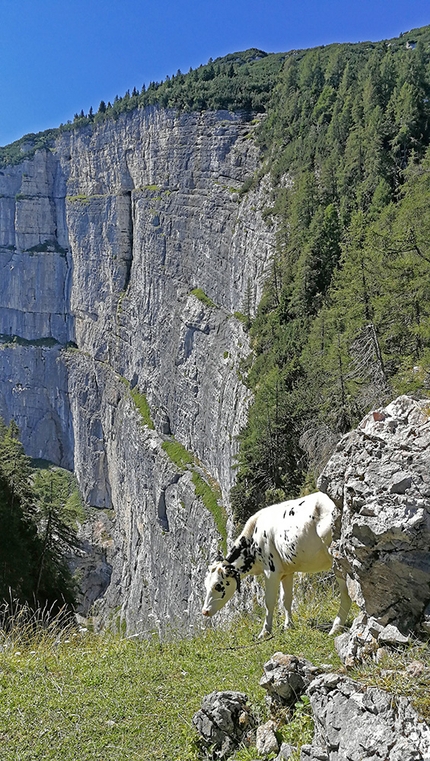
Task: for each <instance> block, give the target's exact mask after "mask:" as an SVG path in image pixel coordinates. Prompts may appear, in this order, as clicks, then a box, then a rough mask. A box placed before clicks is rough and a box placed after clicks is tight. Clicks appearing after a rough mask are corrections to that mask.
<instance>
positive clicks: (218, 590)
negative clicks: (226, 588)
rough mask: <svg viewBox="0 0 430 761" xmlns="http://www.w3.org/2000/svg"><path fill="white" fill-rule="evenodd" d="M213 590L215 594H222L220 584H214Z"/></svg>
mask: <svg viewBox="0 0 430 761" xmlns="http://www.w3.org/2000/svg"><path fill="white" fill-rule="evenodd" d="M214 589H215V591H216V592H222V584H219V583H218V584H215V586H214Z"/></svg>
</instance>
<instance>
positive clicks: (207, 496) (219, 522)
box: [162, 439, 227, 554]
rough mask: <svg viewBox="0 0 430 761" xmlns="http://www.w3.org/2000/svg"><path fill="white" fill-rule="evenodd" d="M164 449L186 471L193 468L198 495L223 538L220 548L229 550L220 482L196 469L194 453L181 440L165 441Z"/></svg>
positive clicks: (193, 479) (193, 477) (225, 550)
mask: <svg viewBox="0 0 430 761" xmlns="http://www.w3.org/2000/svg"><path fill="white" fill-rule="evenodd" d="M162 446H163V449H164V451H165V452H166V454H167V455H168V457H170V459H171V461H172V462H173V463H174V464H175V465H176V467H177V468H179V469H180V470H182V471H184V470H186V469H187V468H191V470H192V471H193V472H192V477H191V478H192V481H193V484H194V491H195V494H196V497H200V499H201V500H202V502H203V504H204V506H205V507H206V509H207V510H209V512H210V513H211V515H212V517H213V519H214V522H215V526H216V527H217V530H218V533H219V535H220V538H221V542H220V545H221V546H220V549H221V550H222V552H224V554H226V552H227V513H226V511H225V508H224V507H223V505H222V504H221V490H220V488H219V486H218V484H217V483H216V482H215V481H213V480H212V479H210V478H207V479H205V478H203V477H202V476H201V475H200V473H198V472H197V470H196V469H195V468H196V467H197V466H198V462H197V461H196V458H195V457H194V455H193V454H192V453H191V452H189V451H188V449H186V448H185V447H184V446H183V445H182V444H180V443H179V441H176V440H175V439H170V440H169V441H164V442H163V445H162Z"/></svg>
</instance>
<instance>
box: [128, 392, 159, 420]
mask: <svg viewBox="0 0 430 761" xmlns="http://www.w3.org/2000/svg"><path fill="white" fill-rule="evenodd" d="M130 393H131V397H132V399H133V401H134V403H135V405H136V407H137V409H138V410H139V413H140V416H141V418H142V422H143V425H146V426H147V427H148V428H150V429H151V430H154V428H155V426H154V423H153V422H152V419H151V410H150V408H149V404H148V400H147V398H146V396H145V394H142V393H141V391H139V389H138V388H137V386H135V387H134V388H132V389H130Z"/></svg>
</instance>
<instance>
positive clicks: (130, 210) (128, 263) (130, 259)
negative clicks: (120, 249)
mask: <svg viewBox="0 0 430 761" xmlns="http://www.w3.org/2000/svg"><path fill="white" fill-rule="evenodd" d="M124 196H125V197H126V198H127V201H128V214H127V216H128V219H127V233H128V256H127V257H126V258H125V260H124V265H125V274H124V288H123V291H124V292H125V291H126V290H127V288H128V286H129V283H130V274H131V266H132V264H133V239H134V220H133V204H132V198H131V190H127V191H126V192H125V193H124Z"/></svg>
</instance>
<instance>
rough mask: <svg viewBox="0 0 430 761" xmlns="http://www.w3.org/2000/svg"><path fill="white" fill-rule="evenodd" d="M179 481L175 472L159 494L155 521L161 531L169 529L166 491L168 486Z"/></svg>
mask: <svg viewBox="0 0 430 761" xmlns="http://www.w3.org/2000/svg"><path fill="white" fill-rule="evenodd" d="M178 481H179V474H176V475H175V476H173V478H172V480H171V481H170V483H168V484H167V486H165V487H164V489H162V491H161V494H160V496H159V498H158V506H157V521H158V523H159V525H160V526H161V528H162V529H163V531H170V527H169V519H168V517H167V508H166V491H167V489H168V488H169V486H174V485H175V484H177V483H178Z"/></svg>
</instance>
